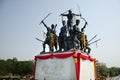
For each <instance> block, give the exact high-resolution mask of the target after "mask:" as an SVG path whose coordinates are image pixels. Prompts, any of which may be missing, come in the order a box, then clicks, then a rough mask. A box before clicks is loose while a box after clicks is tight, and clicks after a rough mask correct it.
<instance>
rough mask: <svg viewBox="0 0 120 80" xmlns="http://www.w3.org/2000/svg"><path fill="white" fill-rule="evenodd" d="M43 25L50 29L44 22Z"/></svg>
mask: <svg viewBox="0 0 120 80" xmlns="http://www.w3.org/2000/svg"><path fill="white" fill-rule="evenodd" d="M42 23H43V25H44V26H45V27H46V28H47V29H48V26H47V25H46V24H45V23H44V22H43V21H42Z"/></svg>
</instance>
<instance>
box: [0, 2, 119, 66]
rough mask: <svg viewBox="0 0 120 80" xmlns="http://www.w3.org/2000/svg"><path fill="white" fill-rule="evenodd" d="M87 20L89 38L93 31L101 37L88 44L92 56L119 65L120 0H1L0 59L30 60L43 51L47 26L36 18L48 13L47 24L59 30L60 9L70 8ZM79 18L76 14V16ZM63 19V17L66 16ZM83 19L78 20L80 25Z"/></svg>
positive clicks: (110, 64)
mask: <svg viewBox="0 0 120 80" xmlns="http://www.w3.org/2000/svg"><path fill="white" fill-rule="evenodd" d="M77 2H78V4H79V6H80V11H81V13H82V16H83V17H84V18H85V19H86V20H87V21H88V26H87V28H86V30H85V33H86V34H87V36H88V40H90V39H91V38H92V37H93V36H94V35H95V34H97V37H96V38H95V40H96V39H99V38H100V39H101V40H100V41H99V42H98V44H97V47H96V44H93V45H91V46H90V47H91V49H92V51H91V54H90V55H91V56H93V57H95V58H96V59H98V61H100V62H104V63H106V65H107V66H108V67H111V66H116V67H120V63H119V61H120V50H119V49H120V42H119V41H120V36H119V34H120V31H119V30H120V1H119V0H0V59H8V58H13V57H16V58H17V59H18V60H33V59H34V56H35V55H38V54H39V53H40V52H41V51H42V43H41V42H39V41H37V40H36V39H35V38H36V37H38V38H40V39H43V31H44V32H46V28H45V27H44V26H43V25H39V22H40V21H41V20H42V19H43V18H44V17H45V16H46V15H47V14H48V13H52V14H51V15H50V16H49V17H48V18H47V19H46V20H45V22H46V24H47V25H48V26H50V25H51V24H52V23H53V24H57V25H58V26H57V34H59V31H60V28H61V26H62V24H61V17H60V16H59V14H60V13H62V12H64V11H66V10H68V9H71V8H72V11H73V12H74V13H77V14H79V11H78V8H77ZM77 18H78V19H79V17H77ZM65 19H66V18H65ZM83 24H84V21H83V20H81V24H80V28H81V27H82V26H83Z"/></svg>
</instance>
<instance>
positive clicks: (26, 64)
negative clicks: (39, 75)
mask: <svg viewBox="0 0 120 80" xmlns="http://www.w3.org/2000/svg"><path fill="white" fill-rule="evenodd" d="M33 70H34V63H33V61H18V60H17V58H13V59H7V60H3V59H1V60H0V75H8V74H9V73H11V74H13V75H23V76H24V75H27V74H33Z"/></svg>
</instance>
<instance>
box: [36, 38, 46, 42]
mask: <svg viewBox="0 0 120 80" xmlns="http://www.w3.org/2000/svg"><path fill="white" fill-rule="evenodd" d="M36 40H38V41H40V42H44V41H43V40H40V39H38V38H36Z"/></svg>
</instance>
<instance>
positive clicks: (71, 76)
mask: <svg viewBox="0 0 120 80" xmlns="http://www.w3.org/2000/svg"><path fill="white" fill-rule="evenodd" d="M34 79H35V80H95V58H91V57H90V56H88V55H85V54H83V53H80V52H76V51H74V52H63V53H50V54H42V55H37V56H35V66H34Z"/></svg>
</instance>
